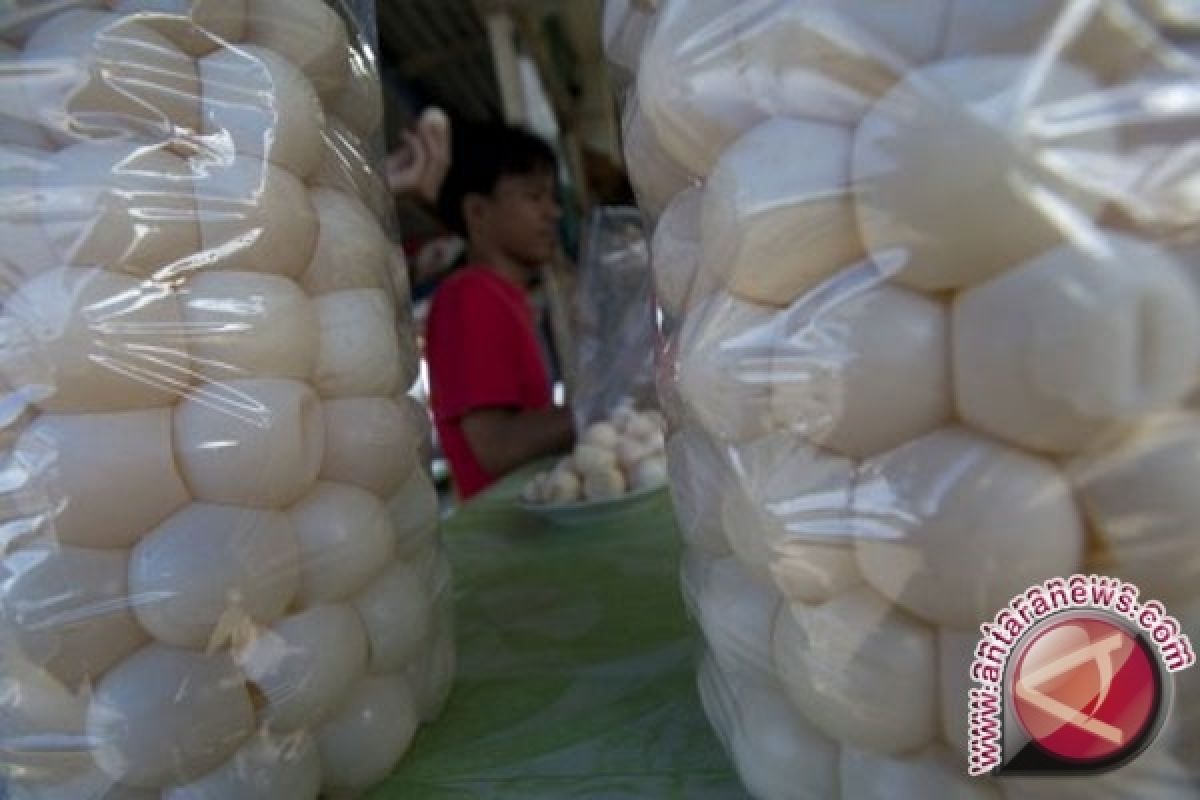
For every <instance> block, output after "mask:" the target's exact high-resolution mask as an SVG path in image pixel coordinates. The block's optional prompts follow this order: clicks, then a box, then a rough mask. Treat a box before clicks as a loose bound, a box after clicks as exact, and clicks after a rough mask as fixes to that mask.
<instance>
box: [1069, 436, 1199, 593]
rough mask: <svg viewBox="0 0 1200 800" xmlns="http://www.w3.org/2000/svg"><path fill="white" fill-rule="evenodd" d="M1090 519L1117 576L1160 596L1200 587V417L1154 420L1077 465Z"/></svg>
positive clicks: (1073, 468)
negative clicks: (1198, 487)
mask: <svg viewBox="0 0 1200 800" xmlns="http://www.w3.org/2000/svg"><path fill="white" fill-rule="evenodd" d="M1071 475H1072V478H1073V480H1074V482H1075V485H1076V487H1077V491H1078V493H1079V498H1080V500H1081V502H1082V504H1083V508H1084V511H1085V513H1086V514H1087V518H1088V520H1089V521H1090V522H1091V524H1092V526H1093V527H1094V530H1095V535H1096V537H1097V538H1098V539H1099V542H1100V547H1101V549H1102V550H1103V551H1104V554H1105V555H1104V558H1105V560H1106V563H1107V565H1108V566H1109V567H1110V568H1111V569H1112V571H1113V572H1114V573H1115V574H1116V575H1118V576H1120V577H1122V578H1124V579H1125V580H1127V581H1130V582H1131V583H1133V584H1134V585H1136V586H1137V587H1138V588H1139V589H1141V590H1142V591H1143V592H1145V593H1147V594H1149V595H1153V596H1160V595H1168V596H1171V597H1177V596H1180V595H1183V594H1188V593H1192V592H1195V591H1196V590H1197V587H1198V586H1200V493H1198V492H1197V491H1196V487H1197V480H1198V479H1200V417H1198V416H1196V415H1195V414H1184V413H1181V414H1176V415H1170V416H1166V417H1162V418H1159V419H1156V420H1153V421H1151V422H1149V423H1148V424H1146V425H1145V426H1143V427H1141V428H1139V429H1137V430H1136V432H1134V433H1133V434H1132V435H1131V436H1130V437H1129V438H1127V439H1125V440H1124V441H1122V442H1120V443H1119V444H1118V445H1117V446H1116V447H1114V448H1112V449H1110V450H1107V451H1105V452H1103V453H1100V454H1097V455H1094V456H1089V457H1086V458H1083V459H1080V460H1078V461H1076V462H1075V463H1073V464H1072V465H1071Z"/></svg>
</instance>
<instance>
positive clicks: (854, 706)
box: [773, 587, 938, 753]
mask: <svg viewBox="0 0 1200 800" xmlns="http://www.w3.org/2000/svg"><path fill="white" fill-rule="evenodd" d="M935 648H936V641H935V639H934V635H933V631H932V630H930V629H928V628H926V627H925V626H923V625H921V624H920V623H919V622H917V621H916V620H914V619H913V618H912V617H909V616H908V615H906V614H905V613H904V612H902V611H899V610H898V609H896V608H895V607H893V606H892V605H890V604H889V603H887V602H886V601H884V599H883V598H881V597H880V596H879V595H877V594H875V592H873V591H871V590H870V589H869V588H867V587H860V588H857V589H854V590H851V591H849V592H847V593H845V594H842V595H839V596H838V597H835V598H834V599H832V600H830V601H829V602H827V603H825V604H823V605H819V606H802V605H791V606H789V605H787V604H786V603H785V604H784V605H783V606H782V607H780V609H779V615H778V616H777V617H776V618H775V636H774V643H773V652H774V655H775V664H776V667H777V668H778V669H779V676H780V678H781V680H782V681H783V684H784V688H785V689H786V690H787V694H788V697H789V698H791V700H792V702H793V703H795V704H796V706H797V707H798V708H799V709H800V711H801V713H802V714H804V716H805V717H806V718H807V719H808V721H809V722H811V723H813V724H814V725H816V726H817V727H818V728H819V729H820V730H821V731H823V732H824V733H825V734H826V735H827V736H830V737H831V738H833V739H835V740H836V741H839V742H843V743H845V744H847V745H851V746H854V747H862V748H866V749H868V750H872V751H875V752H878V753H908V752H914V751H917V750H920V749H921V748H923V747H925V746H927V745H929V744H930V743H932V742H933V741H934V739H935V738H936V737H937V727H938V726H937V720H936V717H937V711H936V709H937V653H936V650H935Z"/></svg>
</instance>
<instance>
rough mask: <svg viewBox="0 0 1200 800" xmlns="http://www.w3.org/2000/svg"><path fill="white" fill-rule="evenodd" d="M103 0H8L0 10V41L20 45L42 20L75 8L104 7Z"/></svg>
mask: <svg viewBox="0 0 1200 800" xmlns="http://www.w3.org/2000/svg"><path fill="white" fill-rule="evenodd" d="M104 7H105V0H8V2H6V3H5V4H4V7H3V10H0V41H5V42H8V43H9V44H12V45H15V46H20V45H21V44H22V43H23V42H24V41H25V40H26V39H27V38H28V37H29V34H31V33H33V32H34V31H35V30H37V29H38V27H40V26H41V24H42V23H43V22H45V21H46V20H48V19H50V18H51V17H54V16H58V15H59V14H61V13H63V12H64V11H71V10H73V9H77V8H104Z"/></svg>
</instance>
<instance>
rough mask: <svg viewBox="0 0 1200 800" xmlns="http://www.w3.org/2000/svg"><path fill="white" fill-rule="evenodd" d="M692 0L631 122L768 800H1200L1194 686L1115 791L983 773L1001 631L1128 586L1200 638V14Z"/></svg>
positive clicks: (716, 679)
mask: <svg viewBox="0 0 1200 800" xmlns="http://www.w3.org/2000/svg"><path fill="white" fill-rule="evenodd" d="M1189 5H1190V4H1185V3H1156V2H1144V3H1142V2H1139V3H1126V2H1121V1H1120V0H1112V1H1111V2H1109V1H1107V0H1099V1H1098V2H1085V3H1059V2H1052V1H1051V0H1023V1H1022V2H1011V3H1010V2H1004V3H996V2H990V0H906V2H901V3H888V4H885V3H838V2H832V1H827V0H747V2H740V3H728V2H723V1H722V0H666V2H663V3H661V4H660V6H659V8H658V10H657V14H656V16H655V18H654V20H653V22H652V23H651V24H650V26H649V31H648V32H647V33H646V34H645V36H644V37H643V38H644V43H643V50H642V52H641V56H640V61H639V64H638V70H637V83H636V87H635V89H634V90H633V91H634V93H635V97H636V99H635V100H634V101H631V102H630V103H629V104H628V106H627V107H626V109H625V120H626V139H625V148H626V154H627V162H628V164H629V167H630V169H631V171H632V178H633V180H634V183H635V186H636V187H637V188H638V193H639V201H640V202H641V204H642V207H643V209H644V210H645V211H646V212H647V214H648V215H649V216H650V217H651V218H652V219H654V220H656V223H657V227H656V229H655V230H654V231H653V234H652V240H653V243H654V244H653V248H652V256H653V262H654V268H655V271H656V285H657V291H658V294H659V297H660V303H661V305H662V306H663V307H664V308H665V309H666V310H668V312H669V313H671V314H673V315H675V316H677V317H678V323H679V324H678V325H677V326H676V327H675V328H674V330H675V335H674V336H673V337H672V339H671V340H670V341H668V342H667V343H666V345H665V347H664V348H663V359H662V363H660V366H659V384H660V395H661V396H662V398H663V404H664V407H665V409H666V410H667V412H668V414H669V416H670V417H671V422H672V426H673V429H674V431H675V433H674V435H673V436H672V437H671V440H670V441H669V443H668V458H669V461H670V465H669V468H670V471H671V474H672V478H673V481H672V484H673V486H672V488H673V491H674V492H675V497H676V504H677V507H678V509H679V513H680V520H681V526H682V528H683V531H682V532H683V535H684V538H685V541H686V543H687V545H688V548H687V554H686V555H685V559H684V561H685V564H684V584H685V592H686V593H687V595H688V596H689V598H690V605H691V606H692V608H693V610H694V614H695V616H696V618H697V621H698V623H699V625H700V627H701V628H702V629H703V631H704V633H705V637H706V639H707V640H708V645H709V651H710V652H709V655H708V657H707V658H706V660H705V662H704V664H703V665H702V667H701V669H700V687H701V692H702V695H703V697H704V702H705V708H706V710H707V712H708V714H709V717H710V718H711V720H712V721H713V724H714V726H715V727H716V729H717V731H718V733H719V734H720V736H721V738H722V739H723V741H724V742H725V744H726V746H727V749H728V750H729V752H730V753H731V756H732V758H733V760H734V761H735V763H736V765H737V767H738V769H739V772H740V774H741V776H742V778H743V780H744V782H745V784H746V786H747V788H748V789H749V790H750V791H751V792H752V793H753V794H754V795H755V796H758V797H762V798H810V797H811V798H827V797H839V796H840V797H845V798H862V797H876V796H879V797H883V796H886V797H943V796H955V797H987V798H993V797H999V796H1004V797H1006V798H1010V800H1018V799H1019V798H1026V797H1031V798H1032V797H1040V796H1081V797H1082V796H1088V797H1143V796H1144V797H1150V796H1153V797H1200V783H1198V782H1197V780H1198V778H1200V776H1198V775H1197V774H1195V773H1196V771H1197V769H1200V768H1198V767H1197V764H1200V761H1198V760H1197V752H1196V749H1195V748H1196V741H1197V733H1198V731H1200V728H1197V725H1200V721H1198V712H1197V709H1200V706H1197V699H1196V698H1197V692H1196V687H1195V685H1194V684H1195V676H1194V670H1193V671H1192V672H1187V673H1184V674H1183V675H1181V676H1180V679H1179V681H1178V683H1179V685H1178V687H1177V688H1178V692H1177V694H1178V696H1177V703H1176V707H1175V709H1174V711H1173V713H1172V716H1171V717H1170V718H1169V720H1168V722H1167V728H1166V730H1165V731H1164V733H1163V734H1162V736H1161V737H1160V739H1159V741H1158V743H1157V744H1156V745H1155V748H1154V749H1153V751H1152V752H1150V753H1148V754H1146V755H1144V756H1142V757H1141V758H1140V759H1138V760H1137V761H1136V762H1134V763H1133V764H1132V765H1130V766H1129V767H1127V768H1124V769H1122V770H1119V771H1117V772H1115V773H1112V774H1110V775H1108V776H1105V777H1102V778H1094V779H1086V780H1074V781H1067V782H1055V783H1045V784H1039V783H1037V782H1032V783H1031V782H1028V781H1020V780H1000V781H987V780H983V779H970V780H968V779H967V778H966V771H967V754H966V739H967V737H966V725H967V712H966V700H967V689H968V685H969V681H968V678H967V676H968V668H969V664H970V658H971V654H972V651H973V647H974V644H975V642H976V641H977V639H978V636H979V634H978V627H979V625H980V624H981V623H983V622H985V621H987V620H990V619H991V618H992V616H993V615H994V614H995V613H996V612H997V611H998V610H999V609H1001V608H1002V607H1004V606H1006V605H1007V604H1008V602H1009V601H1010V600H1011V599H1012V598H1013V596H1014V595H1016V594H1018V593H1020V592H1023V591H1024V590H1025V589H1027V588H1028V587H1030V586H1031V585H1033V584H1036V583H1039V582H1041V581H1043V580H1045V579H1047V578H1051V577H1054V576H1068V575H1071V574H1073V573H1079V572H1083V573H1085V574H1086V573H1089V572H1093V573H1099V574H1109V575H1115V576H1117V577H1120V578H1124V579H1126V580H1130V581H1133V582H1135V583H1136V584H1137V585H1138V586H1139V587H1140V589H1141V591H1142V594H1143V596H1144V597H1157V598H1161V599H1162V600H1163V601H1164V603H1165V604H1166V606H1167V608H1168V609H1169V611H1170V612H1171V613H1173V614H1176V615H1177V616H1178V617H1179V619H1180V620H1181V622H1182V623H1183V627H1184V633H1187V634H1189V635H1190V636H1191V637H1192V638H1193V641H1195V636H1196V635H1197V634H1200V629H1197V627H1196V626H1197V624H1200V623H1198V622H1197V620H1196V619H1195V613H1194V608H1195V605H1196V597H1197V596H1198V595H1197V591H1198V589H1197V587H1200V583H1198V582H1197V577H1198V574H1197V572H1196V568H1197V564H1198V563H1200V562H1198V561H1197V553H1200V538H1198V536H1197V526H1196V524H1195V513H1194V512H1195V502H1194V500H1193V499H1192V497H1193V495H1194V493H1195V484H1196V474H1195V465H1196V463H1198V462H1200V449H1198V444H1200V442H1198V441H1197V440H1196V437H1195V430H1196V429H1197V428H1196V425H1197V418H1196V416H1195V410H1196V405H1195V403H1196V397H1197V388H1198V384H1200V291H1198V288H1200V287H1198V284H1197V278H1198V276H1200V261H1197V258H1196V253H1197V249H1196V242H1197V237H1198V236H1200V204H1198V203H1197V197H1196V194H1195V187H1194V184H1195V174H1196V171H1197V169H1198V168H1200V160H1198V152H1197V150H1196V146H1195V141H1196V136H1197V134H1198V133H1200V114H1198V112H1197V108H1200V105H1198V104H1197V102H1196V98H1197V93H1196V86H1197V79H1198V78H1200V62H1197V61H1195V60H1193V58H1192V57H1191V55H1189V52H1195V39H1194V38H1193V37H1194V36H1195V35H1196V33H1197V28H1196V27H1195V24H1194V23H1195V15H1194V14H1192V15H1190V16H1189V13H1188V11H1187V8H1188V7H1189Z"/></svg>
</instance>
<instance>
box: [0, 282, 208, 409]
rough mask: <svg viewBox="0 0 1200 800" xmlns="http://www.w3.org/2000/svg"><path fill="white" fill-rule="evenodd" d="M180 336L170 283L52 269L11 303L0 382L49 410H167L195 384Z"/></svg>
mask: <svg viewBox="0 0 1200 800" xmlns="http://www.w3.org/2000/svg"><path fill="white" fill-rule="evenodd" d="M182 330H183V323H182V319H181V317H180V311H179V303H178V301H177V299H176V297H175V295H174V294H172V293H171V292H170V291H169V290H168V289H166V288H165V287H163V286H159V285H154V284H148V283H140V282H138V281H137V280H135V279H133V278H131V277H129V276H126V275H118V274H116V273H113V272H108V271H106V270H101V269H83V268H75V267H66V268H61V269H52V270H48V271H46V272H43V273H41V274H40V275H38V276H37V277H35V278H33V279H32V280H30V281H29V282H28V283H26V284H25V285H23V286H22V287H21V288H20V289H19V290H18V291H17V293H16V294H14V295H13V296H12V297H10V298H9V299H8V301H7V302H6V303H5V304H4V312H3V314H2V315H0V337H3V340H4V341H5V342H6V343H7V346H6V347H4V348H0V377H2V378H3V379H4V381H5V382H6V383H7V384H8V385H9V386H14V387H21V388H22V389H23V390H25V391H26V393H27V396H28V397H29V398H30V399H31V400H33V402H34V403H35V404H36V405H37V406H38V408H40V409H41V410H42V411H50V412H80V411H98V412H103V411H126V410H132V409H141V408H156V407H161V406H166V405H169V404H170V403H172V402H173V401H174V399H175V396H176V394H178V393H180V392H183V391H187V389H188V383H189V381H190V379H191V374H190V373H191V362H190V359H189V358H188V354H187V351H186V349H185V347H184V342H183V341H182V337H181V336H180V333H181V331H182Z"/></svg>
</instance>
